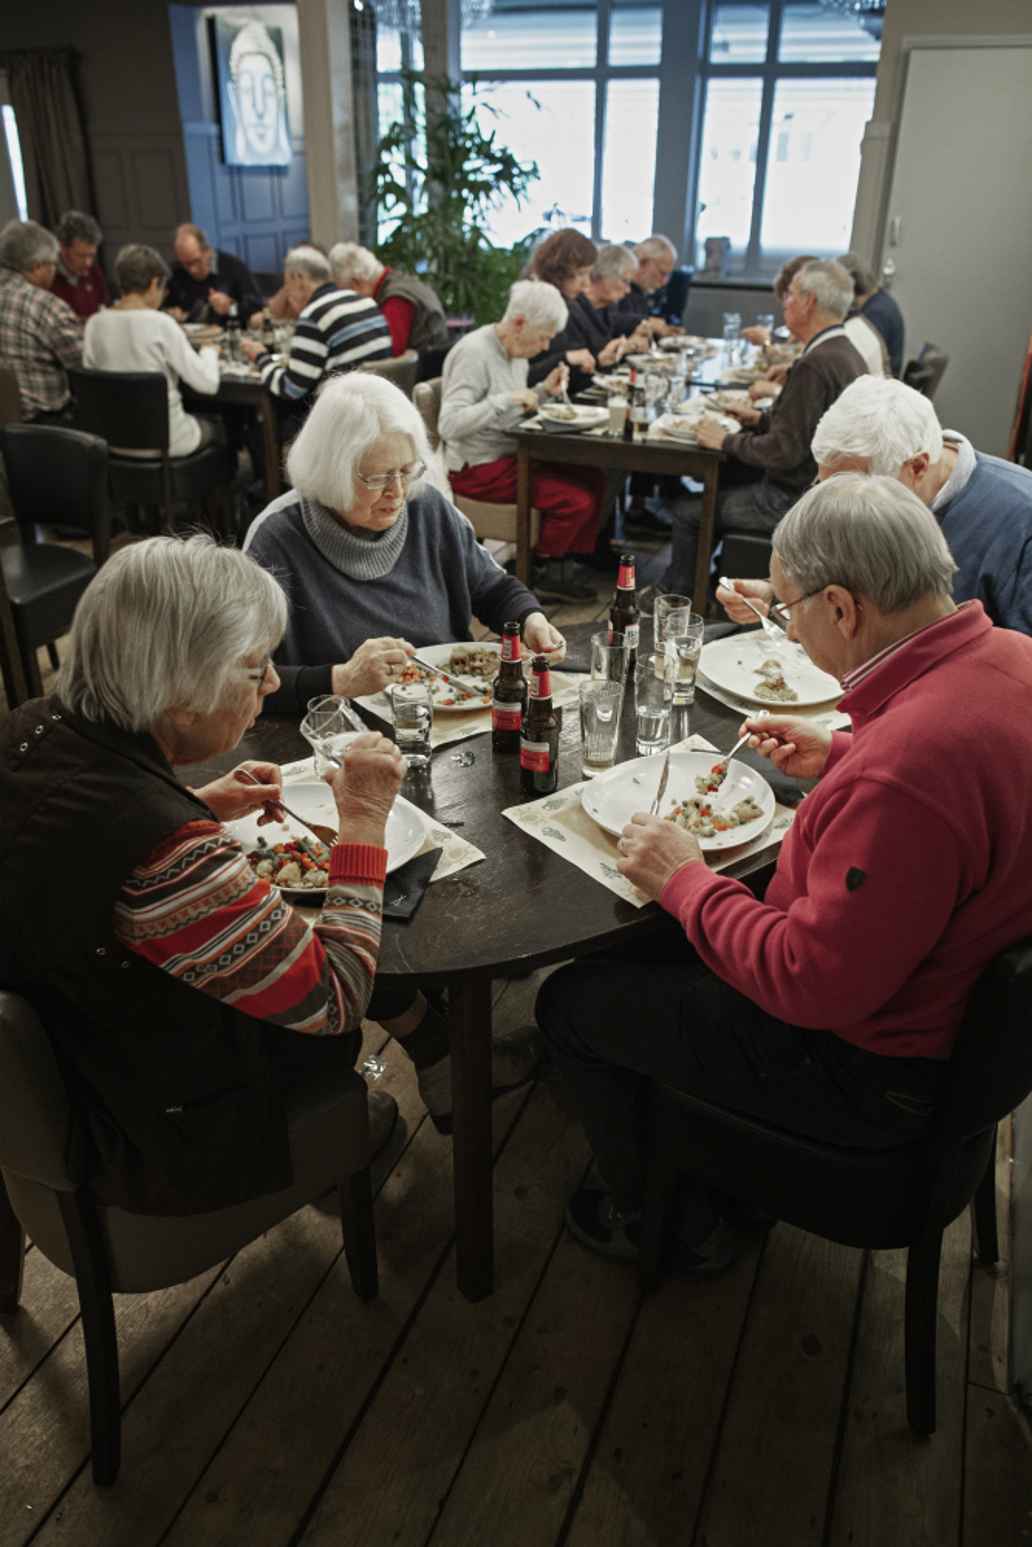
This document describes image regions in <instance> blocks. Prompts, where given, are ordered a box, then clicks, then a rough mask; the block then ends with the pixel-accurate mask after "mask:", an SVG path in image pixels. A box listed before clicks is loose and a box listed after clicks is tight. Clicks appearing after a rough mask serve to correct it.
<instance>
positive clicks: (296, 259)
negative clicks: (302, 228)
mask: <svg viewBox="0 0 1032 1547" xmlns="http://www.w3.org/2000/svg"><path fill="white" fill-rule="evenodd" d="M283 272H284V274H302V275H303V276H304V278H305V279H313V280H315V282H316V283H317V284H320V285H324V284H325V283H326V281H327V280H328V279H329V277H330V260H329V259H328V258H327V257H326V256H325V255H324V254H323V253H321V252H320V251H319V249H318V247H309V246H308V244H307V242H303V243H301V245H300V246H298V247H292V248H291V249H290V251H289V252H288V253H287V256H286V257H285V258H284V260H283Z"/></svg>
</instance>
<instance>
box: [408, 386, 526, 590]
mask: <svg viewBox="0 0 1032 1547" xmlns="http://www.w3.org/2000/svg"><path fill="white" fill-rule="evenodd" d="M413 402H414V403H415V405H416V408H417V409H418V410H419V413H420V417H421V418H422V420H423V423H424V424H425V425H426V433H427V436H428V438H429V441H430V445H431V448H432V449H433V450H434V451H437V449H438V447H439V446H440V445H441V435H440V431H439V429H438V421H439V419H440V417H441V378H440V377H439V376H438V377H436V378H435V379H434V380H433V381H420V382H417V383H416V387H415V391H414V393H413ZM448 497H449V499H450V500H451V502H452V504H453V505H454V506H455V508H456V510H461V511H462V514H463V515H464V516H465V517H466V519H467V520H468V521H469V523H470V525H471V526H472V528H473V530H474V531H475V532H476V534H477V536H478V537H479V538H480V540H481V542H484V541H493V542H503V543H512V544H514V545H515V546H516V553H517V564H518V563H519V559H520V558H521V557H522V555H521V554H520V552H519V541H518V537H517V532H516V506H515V505H500V504H495V503H494V502H493V501H492V502H489V501H487V500H471V499H467V498H466V496H465V495H463V494H455V493H450V494H449V496H448ZM540 532H541V512H540V510H537V509H534V510H532V511H531V513H530V551H531V553H533V551H534V549H535V548H536V547H537V542H538V536H539V534H540ZM527 562H528V573H529V562H530V555H529V554H528V556H527ZM517 573H519V570H517Z"/></svg>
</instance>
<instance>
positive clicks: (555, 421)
mask: <svg viewBox="0 0 1032 1547" xmlns="http://www.w3.org/2000/svg"><path fill="white" fill-rule="evenodd" d="M538 417H539V418H540V420H541V425H542V428H543V429H546V430H594V429H597V428H598V426H599V425H600V424H608V423H609V410H608V409H607V408H594V407H590V406H587V405H585V404H582V403H542V405H541V407H540V408H539V409H538Z"/></svg>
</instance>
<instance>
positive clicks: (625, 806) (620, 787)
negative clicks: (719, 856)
mask: <svg viewBox="0 0 1032 1547" xmlns="http://www.w3.org/2000/svg"><path fill="white" fill-rule="evenodd" d="M662 767H663V759H662V758H661V757H640V758H636V759H635V760H634V762H631V763H621V764H620V766H619V767H618V768H614V769H613V771H612V773H607V774H603V775H601V777H600V778H597V779H592V780H590V781H589V782H588V783H587V784H585V786H584V788H583V789H582V790H581V805H582V806H583V807H584V809H585V811H586V812H587V813H588V816H589V817H590V818H591V820H592V821H593V822H597V823H598V825H599V827H601V828H602V829H603V831H604V832H607V833H611V834H612V836H613V837H614V838H619V836H620V834H621V833H622V832H623V830H624V828H625V827H626V826H627V823H628V822H629V821H630V820H631V817H632V816H634V814H635V812H636V811H648V809H649V806H650V805H651V803H652V798H653V796H654V795H655V793H656V785H657V782H658V780H659V777H660V773H661V770H662ZM659 815H660V816H661V817H662V818H663V820H664V821H667V822H673V823H674V824H675V825H676V826H678V827H682V828H684V830H685V831H686V832H690V833H692V834H693V835H694V836H695V838H697V839H698V842H699V847H700V848H702V849H703V850H714V849H734V848H737V847H738V845H739V844H741V843H751V842H752V840H753V839H754V838H758V837H759V836H760V834H761V833H764V832H766V830H767V828H768V827H769V826H770V824H771V822H772V821H773V820H774V791H773V790H772V789H771V787H770V785H769V784H768V783H767V781H766V779H764V777H763V775H762V774H759V773H757V772H756V770H755V769H754V768H750V767H749V766H748V764H746V763H740V762H739V761H738V760H737V758H732V760H731V762H730V763H728V762H727V760H726V759H724V758H722V757H721V756H720V754H719V753H717V752H671V754H670V778H669V780H668V781H667V788H666V794H665V795H664V796H663V800H662V803H661V806H660V811H659Z"/></svg>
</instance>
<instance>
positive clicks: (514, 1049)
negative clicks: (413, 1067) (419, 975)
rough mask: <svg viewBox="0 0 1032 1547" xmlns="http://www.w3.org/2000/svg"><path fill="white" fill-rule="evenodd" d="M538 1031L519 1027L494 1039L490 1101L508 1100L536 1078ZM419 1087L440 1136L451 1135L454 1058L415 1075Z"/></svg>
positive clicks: (492, 1041) (497, 1032)
mask: <svg viewBox="0 0 1032 1547" xmlns="http://www.w3.org/2000/svg"><path fill="white" fill-rule="evenodd" d="M538 1057H539V1054H538V1046H537V1027H536V1026H518V1027H516V1028H515V1029H514V1030H511V1031H495V1032H493V1033H492V1036H491V1099H492V1101H493V1100H494V1099H495V1098H496V1097H497V1096H507V1095H508V1094H509V1092H510V1091H511V1090H518V1089H519V1087H520V1086H521V1085H526V1084H527V1083H528V1081H530V1080H532V1079H533V1078H534V1074H535V1072H536V1070H537V1066H538ZM416 1083H417V1084H418V1086H419V1094H420V1095H421V1096H422V1098H423V1104H424V1106H425V1107H426V1109H427V1111H428V1112H429V1114H430V1120H431V1122H432V1123H433V1125H434V1127H435V1128H436V1129H437V1131H438V1133H451V1131H452V1088H451V1058H450V1057H448V1058H442V1059H439V1060H438V1062H437V1063H435V1064H430V1065H428V1066H427V1067H426V1068H424V1069H419V1070H418V1071H417V1073H416Z"/></svg>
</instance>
